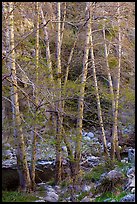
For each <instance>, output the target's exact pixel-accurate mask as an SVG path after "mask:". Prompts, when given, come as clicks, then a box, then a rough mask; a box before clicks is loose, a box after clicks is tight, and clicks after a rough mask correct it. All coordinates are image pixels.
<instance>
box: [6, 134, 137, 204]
mask: <svg viewBox="0 0 137 204" xmlns="http://www.w3.org/2000/svg"><path fill="white" fill-rule="evenodd" d="M107 145H108V148H110V147H111V146H110V145H111V144H110V142H108V143H107ZM30 150H31V148H30V146H28V150H27V152H28V154H27V157H28V162H29V161H30V159H31V158H30V155H31V154H30V152H29V151H30ZM62 151H63V155H64V159H63V172H62V173H63V179H64V181H63V182H64V184H63V185H62V187H61V186H55V185H53V186H51V185H49V182H51V181H54V177H55V152H54V148H53V146H47V145H46V144H37V165H36V183H37V191H36V193H38V195H39V193H41V192H40V189H42V192H43V194H44V196H38V197H39V199H38V201H37V202H42V201H43V200H44V202H59V201H61V202H71V190H70V189H71V185H70V184H69V183H68V180H69V179H67V176H68V175H69V172H70V170H69V165H68V161H67V159H66V158H67V151H66V147H65V145H62ZM102 152H103V146H102V142H101V141H100V139H99V138H98V137H95V135H94V134H93V133H92V132H88V133H86V132H83V141H82V160H81V169H82V171H83V172H84V174H88V173H89V174H90V172H91V175H94V172H92V170H93V171H94V169H95V168H96V167H97V168H98V167H99V166H101V165H102V166H103V165H104V164H105V162H106V161H105V160H104V158H103V157H102ZM121 153H123V155H122V156H123V158H122V160H121V165H122V168H118V166H117V165H115V166H114V168H111V169H110V170H108V169H107V170H106V171H105V172H104V173H102V174H100V176H99V178H98V179H95V178H93V177H92V178H91V177H89V178H88V176H87V178H88V180H87V179H83V178H82V179H81V185H80V186H79V188H78V190H77V193H76V195H75V196H76V197H77V198H78V200H80V202H90V201H91V202H93V200H95V199H96V197H97V196H99V195H101V194H102V193H103V191H102V189H104V188H105V185H108V186H109V185H110V186H109V188H111V187H112V186H115V185H116V186H117V183H119V181H120V182H121V184H120V185H121V186H122V188H123V191H124V192H126V196H127V197H125V198H124V196H123V200H122V201H121V202H125V200H126V202H127V200H129V201H131V200H134V192H135V168H134V163H135V149H134V148H132V147H127V148H125V149H124V151H123V152H121ZM3 158H4V159H3V161H2V189H3V190H5V189H7V190H16V189H17V188H18V186H19V177H18V172H17V169H16V157H15V149H14V148H13V147H11V145H10V144H5V146H4V148H3ZM129 164H131V165H129ZM103 168H106V167H105V166H104V167H103ZM95 171H97V169H96V170H95ZM123 172H124V174H125V177H123ZM106 181H108V184H107V182H106ZM53 183H54V182H53ZM112 183H113V184H115V185H111V184H112ZM93 189H94V190H93ZM108 190H109V189H108ZM93 191H96V194H95V193H93ZM130 194H131V195H130ZM106 202H109V201H106ZM110 202H111V201H110ZM115 202H116V201H115Z"/></svg>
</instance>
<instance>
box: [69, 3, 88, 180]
mask: <svg viewBox="0 0 137 204" xmlns="http://www.w3.org/2000/svg"><path fill="white" fill-rule="evenodd" d="M85 12H86V13H85V21H86V38H85V47H84V57H83V67H82V74H81V88H80V94H79V99H78V114H77V127H76V129H77V134H76V145H75V161H74V164H75V165H74V174H73V180H74V184H75V183H76V182H77V181H78V175H79V171H80V159H81V140H82V121H83V110H84V95H85V86H86V77H87V68H88V57H89V46H90V35H91V2H86V10H85Z"/></svg>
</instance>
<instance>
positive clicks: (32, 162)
mask: <svg viewBox="0 0 137 204" xmlns="http://www.w3.org/2000/svg"><path fill="white" fill-rule="evenodd" d="M35 4H36V5H35V10H36V29H37V30H36V52H35V58H36V62H35V63H36V64H35V66H36V82H35V85H36V88H35V104H36V106H35V111H34V112H35V113H34V114H35V124H34V132H33V138H32V155H31V156H32V158H31V181H32V189H33V190H35V186H36V184H35V166H36V142H37V134H36V132H37V122H38V119H37V107H38V90H37V86H38V68H39V21H40V20H39V2H35Z"/></svg>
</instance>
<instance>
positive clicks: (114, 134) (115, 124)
mask: <svg viewBox="0 0 137 204" xmlns="http://www.w3.org/2000/svg"><path fill="white" fill-rule="evenodd" d="M117 13H118V70H117V73H118V74H117V84H116V86H117V87H116V99H115V113H114V122H113V132H112V140H113V144H114V146H115V153H116V156H117V159H118V160H120V151H119V145H118V104H119V93H120V72H121V47H122V45H121V25H120V18H121V16H120V4H119V3H118V10H117ZM113 155H114V154H113ZM112 159H114V156H113V157H112Z"/></svg>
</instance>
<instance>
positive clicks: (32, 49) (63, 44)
mask: <svg viewBox="0 0 137 204" xmlns="http://www.w3.org/2000/svg"><path fill="white" fill-rule="evenodd" d="M134 131H135V4H134V2H14V3H13V2H3V3H2V143H3V148H4V144H6V143H10V144H11V145H12V146H13V147H14V148H15V149H16V159H17V166H18V172H19V175H20V178H22V179H21V180H20V185H21V188H22V189H24V190H25V191H27V192H29V191H30V189H31V190H32V189H33V190H34V189H35V167H36V161H37V160H38V159H40V158H37V153H38V152H37V150H38V146H39V145H43V144H44V143H45V144H46V145H47V146H48V145H49V146H52V148H53V149H54V150H55V161H56V176H55V180H56V184H59V183H60V181H61V180H62V161H63V157H64V156H62V155H63V153H62V151H63V148H66V151H67V154H66V155H65V159H67V160H68V161H69V167H70V172H71V173H70V177H71V179H72V183H73V190H74V191H75V185H76V184H78V182H79V175H80V174H79V172H80V162H81V157H82V154H83V152H82V151H83V150H82V148H83V147H82V137H83V134H84V132H90V133H93V135H95V136H97V137H98V138H99V140H100V142H101V143H102V144H103V152H102V153H101V154H102V155H103V156H104V157H106V158H108V159H112V161H114V160H115V159H118V160H119V161H120V160H121V155H120V149H119V143H120V145H121V144H122V142H123V141H125V140H126V141H127V144H128V143H130V141H131V140H133V141H134V137H133V136H132V138H130V133H131V134H132V135H134ZM108 142H110V143H111V150H110V151H109V149H108V146H107V143H108ZM123 143H124V142H123ZM133 143H134V142H133ZM29 145H30V146H29ZM121 146H122V145H121ZM28 147H30V149H31V153H29V155H31V158H30V159H27V153H28V150H27V148H28ZM40 148H41V151H44V150H43V149H42V148H43V146H40ZM91 148H92V147H91ZM122 148H123V146H122ZM28 163H29V166H31V173H30V174H29V171H28V168H29V167H28Z"/></svg>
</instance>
